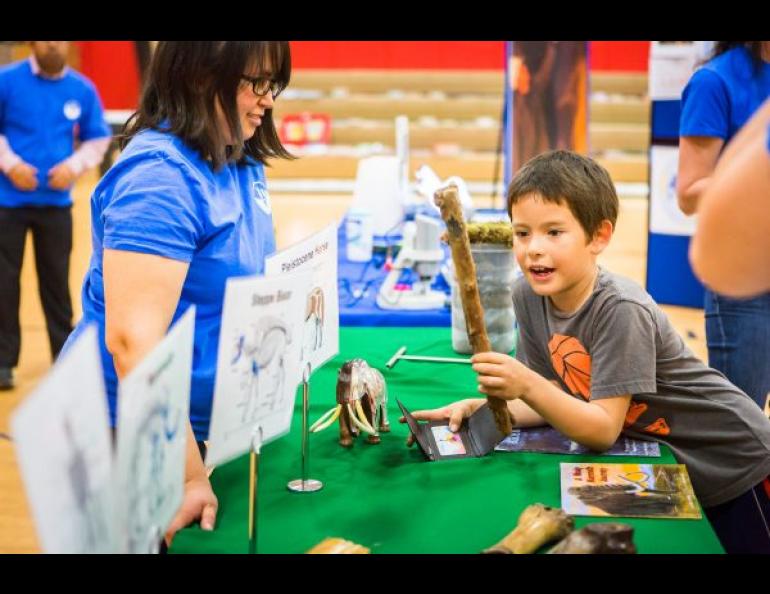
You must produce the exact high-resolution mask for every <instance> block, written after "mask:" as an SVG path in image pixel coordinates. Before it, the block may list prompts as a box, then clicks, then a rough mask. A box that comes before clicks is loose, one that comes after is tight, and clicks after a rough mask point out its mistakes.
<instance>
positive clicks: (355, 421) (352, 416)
mask: <svg viewBox="0 0 770 594" xmlns="http://www.w3.org/2000/svg"><path fill="white" fill-rule="evenodd" d="M356 402H358V401H356ZM360 406H361V405H360V404H359V405H358V406H357V407H356V408H357V409H358V408H360ZM362 412H363V411H362ZM348 413H349V414H350V420H351V421H353V424H354V425H355V426H356V427H358V428H359V429H360V430H361V431H363V432H365V433H369V434H370V435H375V433H376V432H375V430H374V429H373V428H372V426H371V425H370V424H369V423H368V422H367V423H363V422H361V420H359V418H358V417H357V416H356V413H354V412H353V409H352V408H351V407H350V402H348ZM364 420H366V419H364Z"/></svg>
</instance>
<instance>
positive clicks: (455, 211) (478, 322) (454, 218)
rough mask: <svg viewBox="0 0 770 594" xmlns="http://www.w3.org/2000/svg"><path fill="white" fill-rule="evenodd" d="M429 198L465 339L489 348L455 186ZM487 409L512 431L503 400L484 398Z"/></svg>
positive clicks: (479, 350)
mask: <svg viewBox="0 0 770 594" xmlns="http://www.w3.org/2000/svg"><path fill="white" fill-rule="evenodd" d="M433 201H434V202H435V203H436V206H438V207H439V208H440V209H441V218H442V219H444V222H445V223H446V227H447V236H448V240H449V247H450V249H451V251H452V261H453V262H454V267H455V275H456V276H457V286H458V287H459V290H460V298H461V300H462V304H463V313H464V314H465V326H466V328H467V330H468V340H469V341H470V343H471V347H472V348H473V352H474V353H483V352H486V351H491V350H492V345H491V344H490V342H489V337H488V336H487V328H486V325H485V324H484V310H483V308H482V307H481V298H480V297H479V287H478V284H477V282H476V265H475V264H474V262H473V256H472V255H471V244H470V241H469V240H468V232H467V229H466V227H465V219H464V218H463V210H462V206H461V205H460V199H459V197H458V194H457V186H455V185H453V184H450V185H449V186H447V187H446V188H442V189H439V190H437V191H436V193H435V194H434V196H433ZM488 400H489V408H490V409H492V413H493V414H494V417H495V424H496V425H497V428H498V429H499V430H500V432H501V433H502V434H503V435H510V433H511V431H512V430H513V426H512V420H511V413H510V412H509V411H508V406H507V405H506V403H505V400H501V399H500V398H493V397H491V396H490V397H488Z"/></svg>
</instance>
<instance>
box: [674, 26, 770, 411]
mask: <svg viewBox="0 0 770 594" xmlns="http://www.w3.org/2000/svg"><path fill="white" fill-rule="evenodd" d="M768 97H770V41H718V42H716V45H715V47H714V52H713V55H712V57H711V58H710V59H709V60H708V61H707V62H706V63H705V64H703V65H702V67H701V68H699V69H698V70H697V71H696V72H695V73H694V74H693V76H692V77H691V79H690V81H689V82H688V84H687V86H686V88H685V90H684V92H683V94H682V115H681V121H680V130H679V133H680V141H679V173H678V176H677V195H678V198H679V206H680V208H681V209H682V211H683V212H684V213H685V214H694V213H697V212H699V210H700V202H701V198H702V196H703V194H704V192H706V191H707V190H708V189H709V188H710V186H711V184H712V183H713V176H714V171H715V168H716V167H717V163H718V162H719V160H720V158H721V155H722V152H723V150H724V148H725V145H726V144H727V143H728V142H730V140H731V139H732V138H733V137H734V136H735V135H736V134H737V133H738V131H739V130H740V129H741V128H742V127H743V126H744V124H746V122H747V121H748V120H749V118H750V117H751V116H752V114H753V113H754V112H756V111H757V109H758V108H759V106H760V105H761V104H762V103H763V101H765V99H767V98H768ZM735 207H736V208H738V205H737V203H736V204H735ZM728 292H732V291H728ZM733 293H734V292H733ZM704 309H705V316H706V342H707V345H708V351H709V365H710V366H711V367H713V368H715V369H717V370H719V371H721V372H722V373H724V374H725V375H726V376H727V378H728V379H729V380H730V381H731V382H733V383H734V384H735V385H736V386H738V387H739V388H740V389H741V390H743V391H744V392H746V393H747V394H748V395H749V396H750V397H751V398H752V399H753V400H754V401H755V402H756V403H757V404H758V405H759V406H760V407H762V406H764V403H765V399H766V395H767V393H768V392H770V357H768V356H767V353H768V352H770V293H767V292H764V293H762V294H758V295H756V296H755V297H753V298H752V299H740V300H739V299H734V298H732V297H729V296H727V295H725V294H724V293H718V292H716V291H714V290H713V288H712V287H707V288H706V293H705V303H704Z"/></svg>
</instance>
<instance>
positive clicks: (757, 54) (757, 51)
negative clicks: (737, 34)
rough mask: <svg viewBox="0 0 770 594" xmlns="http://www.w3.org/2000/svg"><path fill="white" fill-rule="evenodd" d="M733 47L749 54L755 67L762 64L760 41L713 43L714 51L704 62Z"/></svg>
mask: <svg viewBox="0 0 770 594" xmlns="http://www.w3.org/2000/svg"><path fill="white" fill-rule="evenodd" d="M734 47H745V48H746V49H747V50H748V51H749V53H750V54H751V57H752V58H754V64H755V65H756V66H759V65H760V64H761V63H762V42H761V41H716V42H715V43H714V49H713V50H712V52H711V55H710V56H709V57H708V59H707V60H706V61H709V60H713V59H714V58H716V57H717V56H721V55H722V54H724V53H725V52H727V51H730V50H731V49H733V48H734Z"/></svg>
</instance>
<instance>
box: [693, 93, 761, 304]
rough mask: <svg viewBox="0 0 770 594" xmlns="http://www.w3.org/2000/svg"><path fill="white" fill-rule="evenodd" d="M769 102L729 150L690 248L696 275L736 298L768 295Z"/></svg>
mask: <svg viewBox="0 0 770 594" xmlns="http://www.w3.org/2000/svg"><path fill="white" fill-rule="evenodd" d="M768 126H770V101H768V102H765V104H764V106H763V108H762V109H760V111H758V112H757V114H756V115H755V116H754V117H753V118H752V120H751V121H750V123H749V124H747V126H746V127H745V128H744V129H743V130H742V131H741V132H740V133H739V134H738V135H737V136H736V137H735V140H734V143H735V144H733V143H730V145H729V146H728V147H727V149H726V150H725V154H724V156H723V158H722V159H721V160H720V163H719V165H718V167H717V170H716V171H715V173H714V176H713V179H712V182H711V184H710V186H709V189H708V191H707V192H706V193H704V195H703V199H702V205H701V209H700V211H699V216H698V226H697V228H696V231H695V235H694V236H693V239H692V243H691V244H690V261H691V262H692V265H693V269H694V271H695V274H696V275H697V276H698V277H699V278H700V279H701V280H702V281H703V282H704V283H706V284H707V285H709V286H710V287H712V288H713V289H714V290H716V291H719V292H720V293H723V294H725V295H730V296H733V297H749V296H752V295H756V294H759V293H763V292H765V291H770V257H769V254H770V153H769V152H768Z"/></svg>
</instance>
